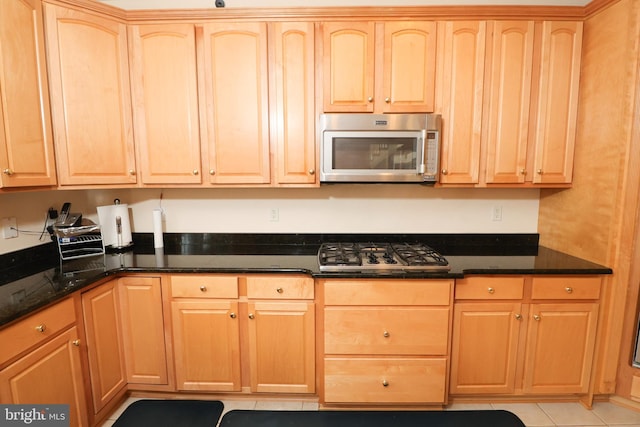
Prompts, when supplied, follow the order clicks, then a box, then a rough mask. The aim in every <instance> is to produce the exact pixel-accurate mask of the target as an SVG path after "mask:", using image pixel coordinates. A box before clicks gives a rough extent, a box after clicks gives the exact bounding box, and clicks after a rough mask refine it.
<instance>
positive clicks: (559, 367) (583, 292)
mask: <svg viewBox="0 0 640 427" xmlns="http://www.w3.org/2000/svg"><path fill="white" fill-rule="evenodd" d="M600 286H601V278H600V277H599V276H593V277H588V276H583V277H571V276H566V277H560V276H551V277H549V276H534V277H524V276H518V277H486V276H485V277H468V278H465V279H461V280H457V281H456V297H455V298H456V303H455V308H454V321H453V344H452V358H451V360H452V363H451V394H453V395H473V394H514V393H515V394H548V395H552V394H556V395H561V394H587V393H589V390H590V389H589V386H590V376H591V367H592V361H593V353H594V348H595V344H596V328H597V323H598V308H599V304H598V300H599V298H600Z"/></svg>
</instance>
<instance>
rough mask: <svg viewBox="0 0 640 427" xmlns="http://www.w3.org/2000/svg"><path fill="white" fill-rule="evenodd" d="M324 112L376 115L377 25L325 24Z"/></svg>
mask: <svg viewBox="0 0 640 427" xmlns="http://www.w3.org/2000/svg"><path fill="white" fill-rule="evenodd" d="M322 40H323V55H322V60H323V73H324V77H323V80H324V84H323V88H324V96H323V100H324V101H323V102H324V111H325V112H363V113H371V112H373V101H374V78H375V76H374V51H375V24H374V23H373V22H325V23H323V24H322Z"/></svg>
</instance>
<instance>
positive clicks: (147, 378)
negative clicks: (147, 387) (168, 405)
mask: <svg viewBox="0 0 640 427" xmlns="http://www.w3.org/2000/svg"><path fill="white" fill-rule="evenodd" d="M118 298H119V300H120V319H121V322H122V341H123V348H124V359H125V365H126V372H127V383H129V384H157V385H162V384H168V383H169V378H168V371H167V366H168V365H167V352H166V342H165V334H166V332H165V328H164V316H163V313H162V287H161V283H160V278H158V277H137V276H134V277H122V278H120V279H118Z"/></svg>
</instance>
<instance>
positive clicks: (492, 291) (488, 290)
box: [487, 288, 496, 294]
mask: <svg viewBox="0 0 640 427" xmlns="http://www.w3.org/2000/svg"><path fill="white" fill-rule="evenodd" d="M495 291H496V290H495V289H493V288H488V289H487V292H489V293H490V294H492V293H494V292H495Z"/></svg>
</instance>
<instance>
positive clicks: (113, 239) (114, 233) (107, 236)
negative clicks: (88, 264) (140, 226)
mask: <svg viewBox="0 0 640 427" xmlns="http://www.w3.org/2000/svg"><path fill="white" fill-rule="evenodd" d="M118 218H120V220H119V223H120V226H119V227H118V225H117V223H118ZM98 221H99V222H100V231H101V232H102V242H103V244H104V246H105V247H113V248H117V249H121V248H125V247H127V246H131V244H132V242H133V240H132V239H131V221H130V220H129V207H128V206H127V205H126V204H125V205H109V206H98Z"/></svg>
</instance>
